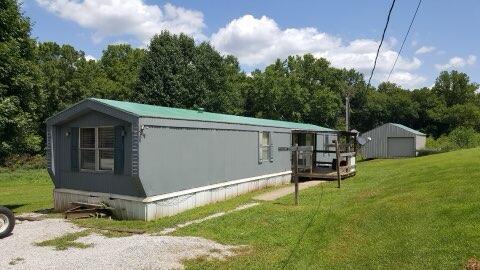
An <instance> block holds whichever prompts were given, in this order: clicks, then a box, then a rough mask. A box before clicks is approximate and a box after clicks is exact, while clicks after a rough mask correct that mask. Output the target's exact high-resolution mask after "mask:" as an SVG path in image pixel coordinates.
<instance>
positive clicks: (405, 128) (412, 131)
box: [390, 123, 425, 136]
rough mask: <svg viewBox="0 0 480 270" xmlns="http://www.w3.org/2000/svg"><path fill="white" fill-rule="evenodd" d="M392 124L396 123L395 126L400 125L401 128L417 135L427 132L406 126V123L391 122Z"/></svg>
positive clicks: (423, 134)
mask: <svg viewBox="0 0 480 270" xmlns="http://www.w3.org/2000/svg"><path fill="white" fill-rule="evenodd" d="M390 124H392V125H394V126H396V127H399V128H401V129H404V130H406V131H409V132H411V133H413V134H415V135H421V136H425V133H422V132H420V131H418V130H415V129H413V128H409V127H407V126H404V125H402V124H396V123H390Z"/></svg>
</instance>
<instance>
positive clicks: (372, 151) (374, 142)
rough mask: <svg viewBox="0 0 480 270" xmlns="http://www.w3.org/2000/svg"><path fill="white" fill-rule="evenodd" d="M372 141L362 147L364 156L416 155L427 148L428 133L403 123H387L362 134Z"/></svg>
mask: <svg viewBox="0 0 480 270" xmlns="http://www.w3.org/2000/svg"><path fill="white" fill-rule="evenodd" d="M362 137H365V138H367V137H370V138H371V141H369V142H367V143H366V144H365V145H364V146H363V147H362V154H363V157H364V158H366V159H369V158H398V157H415V156H417V155H418V151H419V150H421V149H423V148H425V143H426V135H425V134H424V133H421V132H420V131H417V130H414V129H411V128H409V127H406V126H404V125H401V124H395V123H386V124H384V125H382V126H379V127H376V128H374V129H372V130H370V131H367V132H365V133H363V134H362Z"/></svg>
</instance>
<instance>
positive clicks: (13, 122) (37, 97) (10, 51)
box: [0, 0, 43, 162]
mask: <svg viewBox="0 0 480 270" xmlns="http://www.w3.org/2000/svg"><path fill="white" fill-rule="evenodd" d="M34 48H35V42H34V40H32V39H31V38H30V21H29V19H28V18H27V17H25V16H23V14H22V13H21V12H20V4H19V3H18V2H17V1H16V0H0V108H2V109H1V110H0V162H1V161H3V160H4V159H5V158H6V157H7V156H9V155H12V154H21V153H34V152H37V151H40V150H41V146H42V144H41V143H42V139H41V137H40V136H39V135H38V134H37V131H38V129H39V126H40V123H39V122H40V121H39V112H40V111H42V109H43V108H42V107H41V104H42V100H43V97H42V95H41V92H40V87H39V84H38V79H39V76H38V69H37V67H36V65H35V62H34Z"/></svg>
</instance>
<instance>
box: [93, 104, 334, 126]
mask: <svg viewBox="0 0 480 270" xmlns="http://www.w3.org/2000/svg"><path fill="white" fill-rule="evenodd" d="M88 100H92V101H94V102H96V103H100V104H102V105H104V106H108V107H110V108H113V109H116V110H120V111H122V112H125V113H129V114H131V115H134V116H136V117H140V118H157V119H170V120H183V121H194V122H205V123H223V124H235V125H246V126H263V127H275V128H283V129H288V130H296V129H297V130H312V131H317V132H318V131H335V130H334V129H330V128H325V127H321V126H317V125H313V124H305V123H295V122H288V121H280V120H272V119H261V118H253V117H245V116H238V115H228V114H220V113H210V112H204V113H205V114H206V115H208V116H211V117H213V118H215V117H217V118H220V120H218V119H211V120H210V119H201V118H195V117H196V115H195V113H196V112H197V111H194V110H188V109H179V108H171V107H162V106H155V105H149V104H140V103H133V102H124V101H116V100H108V99H97V98H90V99H88ZM115 104H117V105H115ZM125 106H128V107H135V106H137V107H138V108H132V109H131V110H128V109H126V108H125ZM136 109H137V110H139V111H141V110H148V111H152V110H155V109H156V110H159V111H158V112H155V113H151V114H148V113H139V112H135V110H136ZM169 113H170V114H171V115H170V116H168V115H166V116H163V115H161V114H169ZM155 114H157V115H155ZM175 114H176V115H177V116H175ZM182 114H183V115H186V116H185V117H182ZM187 114H192V115H191V117H188V115H187ZM222 117H227V118H228V117H230V118H233V119H234V118H238V120H243V121H235V119H234V120H232V121H223V120H222V119H221V118H222ZM248 120H250V121H252V122H251V123H249V122H248ZM253 121H260V122H261V121H265V122H268V121H272V122H277V123H283V124H284V125H275V123H254V122H253ZM288 125H291V127H289V126H288ZM295 125H298V126H295ZM302 125H304V126H305V127H300V126H302Z"/></svg>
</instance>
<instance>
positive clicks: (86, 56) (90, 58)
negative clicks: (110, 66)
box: [85, 54, 97, 61]
mask: <svg viewBox="0 0 480 270" xmlns="http://www.w3.org/2000/svg"><path fill="white" fill-rule="evenodd" d="M85 59H86V60H87V61H90V60H93V61H97V58H95V57H94V56H92V55H90V54H87V55H85Z"/></svg>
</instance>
